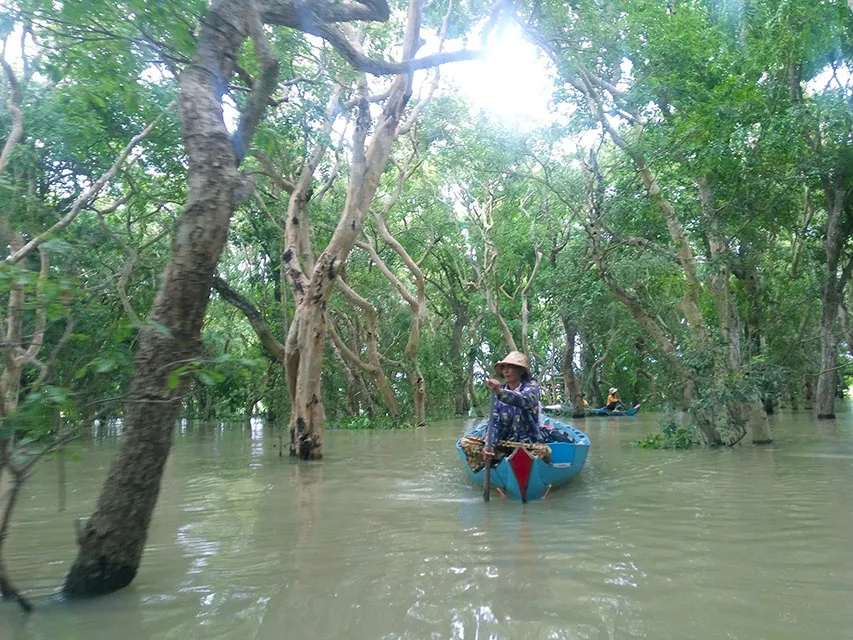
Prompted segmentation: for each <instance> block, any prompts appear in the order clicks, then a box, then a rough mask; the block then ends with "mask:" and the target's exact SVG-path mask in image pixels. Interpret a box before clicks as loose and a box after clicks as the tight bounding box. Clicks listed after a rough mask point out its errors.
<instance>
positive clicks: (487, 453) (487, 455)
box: [483, 447, 495, 460]
mask: <svg viewBox="0 0 853 640" xmlns="http://www.w3.org/2000/svg"><path fill="white" fill-rule="evenodd" d="M493 455H495V451H494V449H492V448H491V447H483V458H484V459H485V460H488V459H490V458H491V457H492V456H493Z"/></svg>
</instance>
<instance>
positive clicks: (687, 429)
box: [633, 411, 703, 449]
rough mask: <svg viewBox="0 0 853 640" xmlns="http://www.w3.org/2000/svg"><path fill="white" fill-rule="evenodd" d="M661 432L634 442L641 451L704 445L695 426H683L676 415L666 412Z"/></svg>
mask: <svg viewBox="0 0 853 640" xmlns="http://www.w3.org/2000/svg"><path fill="white" fill-rule="evenodd" d="M659 427H660V431H657V432H655V433H650V434H648V435H647V436H645V437H644V438H641V439H640V440H636V441H635V442H633V445H634V446H635V447H638V448H640V449H692V448H693V447H696V446H700V445H701V444H703V439H702V436H701V434H700V433H699V430H698V429H697V428H696V427H695V426H691V425H688V426H681V425H680V424H679V421H678V419H677V417H676V416H675V414H674V413H672V412H669V411H668V412H666V413H664V415H663V416H662V417H661V419H660V421H659Z"/></svg>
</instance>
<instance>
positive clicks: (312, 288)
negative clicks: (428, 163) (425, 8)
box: [284, 0, 421, 460]
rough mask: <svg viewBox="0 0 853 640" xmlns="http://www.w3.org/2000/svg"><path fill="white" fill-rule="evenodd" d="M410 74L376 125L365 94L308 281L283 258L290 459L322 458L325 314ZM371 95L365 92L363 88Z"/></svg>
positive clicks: (291, 254)
mask: <svg viewBox="0 0 853 640" xmlns="http://www.w3.org/2000/svg"><path fill="white" fill-rule="evenodd" d="M420 30H421V5H420V3H419V1H418V0H410V2H409V13H408V19H407V23H406V35H405V40H404V43H403V47H402V53H403V58H404V59H406V60H408V59H411V58H413V57H414V54H415V53H416V52H417V50H418V48H419V47H420ZM411 81H412V77H411V74H406V75H398V76H397V77H396V78H395V79H394V82H393V83H392V84H391V88H390V89H389V91H388V98H387V100H386V102H385V106H384V108H383V110H382V113H381V114H380V115H379V117H378V119H377V121H376V122H375V123H371V117H370V108H369V104H368V102H367V99H366V98H365V97H364V94H363V93H362V98H361V100H360V101H359V105H358V107H359V113H358V117H357V122H356V128H355V132H354V133H353V141H352V146H353V152H352V156H353V159H352V167H351V170H350V181H349V185H348V188H347V196H346V202H345V204H344V210H343V214H342V215H341V218H340V220H339V221H338V224H337V226H336V227H335V231H334V233H333V234H332V238H331V240H330V241H329V244H328V246H327V247H326V250H325V251H323V253H322V254H321V255H320V257H319V258H318V259H317V262H316V264H315V265H314V266H313V269H311V271H310V275H306V274H305V273H303V271H302V270H301V269H300V267H299V264H298V259H297V247H296V246H295V245H294V243H293V242H292V241H289V242H288V245H287V248H286V249H285V252H284V262H285V264H286V271H287V274H288V279H289V281H290V285H291V288H292V289H293V292H294V296H295V297H296V299H297V306H296V313H295V314H294V318H293V322H292V323H291V327H290V333H289V334H288V336H287V343H286V345H285V346H286V350H287V360H288V368H289V372H288V378H289V385H288V387H289V390H290V393H291V399H292V401H293V402H292V406H291V413H290V429H291V437H290V454H291V456H294V457H298V458H300V459H303V460H310V459H317V458H321V457H322V456H323V448H322V437H323V427H324V424H325V417H324V412H323V405H322V401H321V399H320V398H321V396H320V375H321V373H322V369H323V339H324V335H325V328H326V326H325V309H326V303H327V301H328V297H329V291H330V289H331V287H332V285H333V284H334V283H335V279H336V278H337V277H338V271H339V270H340V267H341V265H343V263H344V262H345V261H346V259H347V257H348V256H349V254H350V252H351V251H352V248H353V246H355V243H356V241H357V239H358V236H359V234H360V233H361V229H362V227H363V224H364V219H365V217H366V216H367V213H368V211H369V208H370V204H371V203H372V202H373V199H374V197H375V195H376V190H377V188H378V187H379V178H380V177H381V175H382V173H383V172H384V171H385V168H386V167H387V166H388V159H389V158H390V156H391V147H392V145H393V143H394V140H395V139H396V137H397V133H398V127H399V125H400V122H401V119H402V115H403V111H404V109H405V107H406V104H407V103H408V101H409V97H410V96H411ZM363 91H364V92H366V87H363ZM371 124H373V127H372V129H373V137H372V138H371V140H370V144H369V146H368V147H367V148H366V149H365V140H366V138H367V134H368V130H369V129H371ZM294 224H298V221H294V220H293V219H292V217H289V218H288V220H287V225H288V230H287V233H286V237H288V238H296V237H298V234H296V233H294V232H293V230H292V227H293V225H294Z"/></svg>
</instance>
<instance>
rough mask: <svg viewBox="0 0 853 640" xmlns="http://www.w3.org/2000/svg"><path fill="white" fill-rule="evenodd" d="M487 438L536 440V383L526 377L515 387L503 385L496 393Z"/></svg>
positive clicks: (492, 440)
mask: <svg viewBox="0 0 853 640" xmlns="http://www.w3.org/2000/svg"><path fill="white" fill-rule="evenodd" d="M495 395H496V396H497V399H496V401H495V406H494V409H493V411H494V413H493V415H492V416H491V417H490V418H489V423H490V424H491V425H492V426H491V429H489V433H488V434H487V438H486V441H487V442H489V443H491V444H494V443H496V442H498V441H499V440H510V441H512V442H539V441H540V439H541V438H540V437H539V385H538V384H537V383H536V382H535V381H533V380H528V381H527V382H522V383H521V384H520V385H519V387H518V388H517V389H515V390H513V389H509V388H507V386H506V385H503V386H502V387H501V389H500V391H498V392H497V393H496V394H495Z"/></svg>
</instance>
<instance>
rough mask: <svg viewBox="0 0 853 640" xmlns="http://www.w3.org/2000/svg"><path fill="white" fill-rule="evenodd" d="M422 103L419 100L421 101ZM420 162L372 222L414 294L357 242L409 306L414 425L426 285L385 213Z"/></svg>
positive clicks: (421, 399)
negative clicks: (412, 284) (399, 263)
mask: <svg viewBox="0 0 853 640" xmlns="http://www.w3.org/2000/svg"><path fill="white" fill-rule="evenodd" d="M421 104H422V103H421ZM419 166H420V163H417V162H416V163H412V166H410V167H409V168H406V169H401V170H400V175H399V177H398V180H397V187H396V189H395V191H394V193H393V194H392V195H391V197H390V198H389V199H388V201H387V202H386V203H385V205H384V206H383V207H382V212H381V213H374V215H373V221H374V223H375V224H376V227H377V229H378V230H379V235H380V237H381V238H382V239H383V240H384V241H385V242H386V244H388V246H390V247H391V248H392V249H393V250H394V252H395V253H396V254H397V255H398V256H400V259H401V260H402V261H403V264H404V265H406V268H407V269H408V271H409V273H410V275H411V277H412V280H414V282H415V294H414V295H412V293H411V292H410V291H409V290H408V287H406V285H405V284H404V283H403V282H402V281H401V280H400V279H399V278H398V277H397V276H396V275H394V274H393V273H392V272H391V270H390V269H389V268H388V267H387V266H386V265H385V263H384V262H383V261H382V259H381V258H380V257H379V254H378V253H377V252H376V251H375V250H374V249H373V248H372V247H371V246H370V245H368V244H366V243H358V244H359V246H362V247H364V248H366V249H367V250H368V252H369V253H370V257H371V259H372V260H373V262H374V263H375V264H376V266H377V267H379V270H380V271H381V272H382V273H383V275H384V276H385V277H386V278H387V279H388V281H389V282H390V283H391V284H392V285H394V288H395V289H397V291H399V292H400V295H401V296H402V297H403V299H404V300H405V301H406V304H408V305H409V315H410V320H409V337H408V340H407V341H406V348H405V351H404V361H405V363H406V374H407V375H408V378H409V385H410V386H411V388H412V405H413V408H414V421H415V424H416V425H422V424H426V407H425V404H424V403H425V399H426V381H425V380H424V377H423V374H422V373H421V370H420V367H419V366H418V345H419V344H420V339H421V325H422V323H423V322H424V319H425V317H426V286H425V282H424V274H423V271H422V270H421V268H420V265H419V264H418V263H416V262H415V261H414V260H413V259H412V257H411V256H410V255H409V253H408V251H406V249H405V247H403V245H402V244H400V242H399V241H398V240H397V238H395V237H394V236H393V234H392V233H391V231H389V229H388V224H387V219H388V214H389V213H390V212H391V210H392V209H393V208H394V205H396V203H397V202H398V201H399V200H400V196H401V195H402V193H403V189H404V187H405V185H406V181H407V180H408V179H409V178H411V176H412V175H413V174H414V172H415V171H416V170H417V168H418V167H419Z"/></svg>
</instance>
